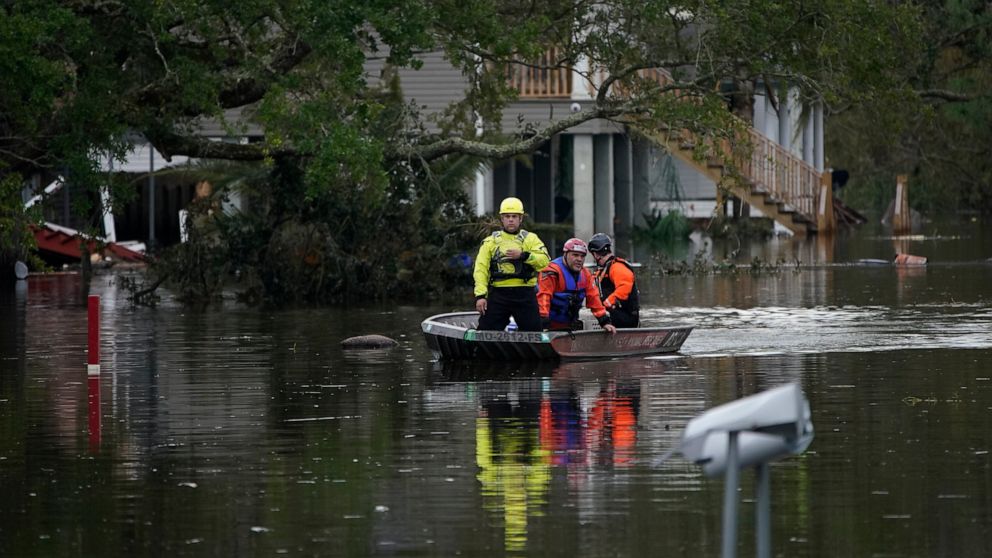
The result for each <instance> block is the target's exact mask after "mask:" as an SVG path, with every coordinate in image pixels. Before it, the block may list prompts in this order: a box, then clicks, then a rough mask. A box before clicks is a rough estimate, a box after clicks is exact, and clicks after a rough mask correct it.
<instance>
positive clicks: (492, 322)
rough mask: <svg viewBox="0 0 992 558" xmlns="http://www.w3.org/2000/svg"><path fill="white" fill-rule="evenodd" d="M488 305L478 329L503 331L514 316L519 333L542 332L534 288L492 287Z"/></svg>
mask: <svg viewBox="0 0 992 558" xmlns="http://www.w3.org/2000/svg"><path fill="white" fill-rule="evenodd" d="M486 304H487V309H486V313H485V314H484V315H482V316H480V317H479V328H478V329H488V330H495V331H502V330H504V329H506V325H507V324H509V323H510V316H513V319H514V320H515V321H516V322H517V331H541V314H540V312H539V311H538V310H537V293H536V292H535V291H534V287H491V288H490V289H489V296H487V297H486Z"/></svg>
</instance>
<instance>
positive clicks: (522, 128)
mask: <svg viewBox="0 0 992 558" xmlns="http://www.w3.org/2000/svg"><path fill="white" fill-rule="evenodd" d="M420 60H421V61H422V62H423V65H422V66H421V68H420V69H419V70H415V69H412V68H401V69H400V70H399V77H400V87H402V89H403V97H404V98H405V99H407V100H408V101H411V102H413V103H415V104H416V105H417V106H418V107H420V109H421V111H422V112H423V116H430V115H432V114H439V113H441V112H443V111H444V110H445V109H446V108H447V107H448V106H449V105H450V104H451V103H456V102H459V101H461V100H462V99H464V98H465V91H466V90H467V89H468V85H469V84H468V80H467V79H466V78H465V76H463V75H462V73H461V71H460V70H458V69H457V68H455V67H454V66H452V65H451V63H450V62H448V60H447V59H445V57H444V53H443V52H440V51H437V52H430V53H425V54H422V55H420ZM382 68H383V61H382V60H381V59H377V60H368V61H366V63H365V75H366V79H367V80H368V82H369V84H370V85H373V86H374V85H377V84H381V83H382V81H381V80H382ZM575 102H577V103H579V105H580V106H581V107H583V108H585V107H588V106H589V104H590V103H591V101H588V100H587V101H575ZM572 103H573V101H572V99H533V100H531V99H525V100H518V101H514V102H511V103H509V104H508V105H507V106H506V108H505V109H504V110H503V118H502V120H501V121H500V127H501V129H502V131H503V132H504V133H507V134H512V133H518V132H526V130H527V127H528V126H530V127H537V128H541V127H545V126H547V125H548V124H550V123H552V122H555V121H557V120H560V119H562V118H564V117H566V116H568V115H569V114H571V106H572ZM427 129H428V131H430V132H437V131H438V129H437V126H436V125H434V124H433V123H431V122H428V126H427ZM622 131H623V130H622V128H621V127H620V126H617V125H616V124H614V123H612V122H609V121H606V120H591V121H588V122H584V123H582V124H580V125H578V126H576V127H574V128H571V129H569V130H567V131H565V132H564V133H566V134H613V133H621V132H622Z"/></svg>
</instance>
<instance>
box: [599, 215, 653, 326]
mask: <svg viewBox="0 0 992 558" xmlns="http://www.w3.org/2000/svg"><path fill="white" fill-rule="evenodd" d="M589 251H590V252H592V257H593V259H594V260H596V265H597V266H599V267H598V268H597V270H596V284H597V285H598V286H599V294H600V296H601V297H602V299H603V304H604V305H605V306H606V310H607V311H608V312H609V313H610V318H611V319H612V321H613V325H615V326H617V327H637V326H638V325H640V316H639V314H640V310H641V304H640V294H639V293H638V290H637V282H636V281H635V280H634V268H633V267H631V265H630V264H629V263H628V262H627V261H626V260H624V259H623V258H618V257H616V256H614V255H613V241H611V240H610V237H609V236H607V235H605V234H603V233H596V234H594V235H593V237H592V238H590V239H589Z"/></svg>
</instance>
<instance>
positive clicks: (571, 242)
mask: <svg viewBox="0 0 992 558" xmlns="http://www.w3.org/2000/svg"><path fill="white" fill-rule="evenodd" d="M562 251H564V252H579V253H582V254H588V253H589V247H588V246H586V243H585V242H583V241H582V239H580V238H569V239H568V240H566V241H565V246H563V247H562Z"/></svg>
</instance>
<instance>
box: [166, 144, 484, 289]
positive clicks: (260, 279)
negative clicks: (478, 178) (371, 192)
mask: <svg viewBox="0 0 992 558" xmlns="http://www.w3.org/2000/svg"><path fill="white" fill-rule="evenodd" d="M475 168H476V166H475V165H473V164H470V162H469V161H467V160H465V159H464V158H461V159H453V160H451V161H449V162H448V164H445V165H441V164H435V165H433V166H432V167H430V168H426V167H425V168H421V169H416V170H415V169H412V168H409V169H406V170H407V172H406V173H399V172H398V173H397V174H395V175H394V176H393V178H392V180H390V181H389V182H388V183H387V184H386V186H385V188H384V189H383V190H382V192H381V195H379V196H374V197H369V198H367V199H365V200H363V201H362V202H361V203H355V202H354V199H353V198H349V197H347V196H348V193H349V192H354V191H356V190H357V191H360V190H361V189H360V188H357V187H348V186H343V185H342V186H338V187H333V188H327V189H325V190H324V191H323V192H314V191H312V190H309V189H308V187H307V180H306V177H305V175H304V172H303V171H302V169H299V168H298V167H296V166H295V165H293V164H292V162H291V161H288V160H279V161H277V162H276V164H275V165H273V166H272V167H271V168H269V167H266V166H264V165H263V166H258V165H255V166H252V165H249V166H243V167H240V168H239V167H237V166H232V165H230V164H223V163H219V164H216V165H205V166H203V167H201V170H202V171H203V172H204V173H205V175H207V176H211V177H214V178H215V180H217V182H216V183H217V185H218V187H217V191H216V193H215V195H214V196H213V197H211V198H208V199H203V200H198V201H196V202H194V204H192V205H191V206H190V212H191V217H190V221H189V224H190V227H189V233H190V236H189V240H188V242H186V243H184V244H180V245H177V246H175V247H172V248H170V249H168V250H166V251H165V253H164V254H163V257H162V259H161V261H160V262H159V263H158V264H157V269H156V274H157V275H159V276H162V275H168V277H169V280H170V283H171V284H172V286H173V287H174V289H175V290H176V292H178V293H179V294H180V297H181V298H183V299H184V300H188V301H208V300H210V299H213V298H216V297H218V296H220V295H221V293H222V290H223V289H224V287H226V286H233V287H234V288H236V289H237V290H238V292H239V294H240V297H241V298H242V299H244V300H248V301H265V302H300V301H319V302H334V303H345V302H351V303H359V302H362V301H368V300H379V299H383V298H386V297H387V296H388V297H390V298H402V299H405V300H424V299H429V298H433V297H437V296H439V295H440V294H441V293H443V292H446V291H450V290H453V289H455V288H457V287H459V286H468V285H470V284H471V270H470V269H469V268H468V267H467V266H466V265H465V258H466V257H467V256H461V257H460V256H459V255H460V254H463V253H466V252H468V251H471V250H472V249H473V248H474V247H475V246H476V245H477V243H478V240H479V238H480V237H479V235H478V234H477V232H476V231H477V223H476V222H475V221H474V220H473V219H472V217H471V211H470V208H469V204H468V201H467V199H466V197H465V194H464V191H463V188H462V184H463V181H464V176H465V174H466V173H474V170H475ZM218 179H219V180H218ZM233 192H238V193H239V194H240V196H241V198H242V199H243V201H244V203H245V205H246V207H247V208H249V209H248V211H245V212H232V213H225V212H222V211H219V210H218V208H219V207H220V206H221V202H222V201H223V198H224V197H225V196H229V195H230V194H231V193H233ZM358 195H360V194H358ZM342 197H343V198H344V199H342Z"/></svg>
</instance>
